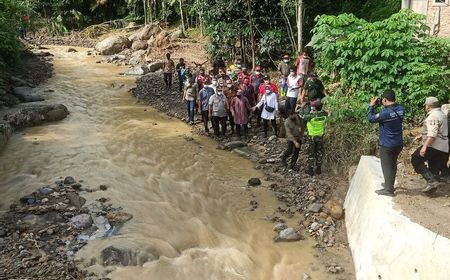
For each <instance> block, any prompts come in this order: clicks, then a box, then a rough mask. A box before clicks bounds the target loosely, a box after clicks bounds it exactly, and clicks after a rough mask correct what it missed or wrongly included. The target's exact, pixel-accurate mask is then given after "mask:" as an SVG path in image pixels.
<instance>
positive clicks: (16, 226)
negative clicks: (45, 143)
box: [0, 176, 132, 279]
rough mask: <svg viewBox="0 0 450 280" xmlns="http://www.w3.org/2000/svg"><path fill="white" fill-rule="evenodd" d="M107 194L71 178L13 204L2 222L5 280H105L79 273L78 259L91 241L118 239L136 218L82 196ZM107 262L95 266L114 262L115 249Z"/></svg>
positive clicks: (0, 271) (105, 254)
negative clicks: (80, 252)
mask: <svg viewBox="0 0 450 280" xmlns="http://www.w3.org/2000/svg"><path fill="white" fill-rule="evenodd" d="M107 189H108V187H107V186H106V185H100V186H99V187H96V188H92V187H89V186H88V185H86V184H85V182H83V181H82V180H79V181H76V180H75V179H74V178H73V177H70V176H67V177H65V178H62V177H61V178H59V179H58V180H56V181H55V182H53V183H51V184H49V185H46V186H42V187H41V188H39V189H38V190H36V191H35V192H33V193H31V194H28V195H26V196H23V197H21V198H20V199H19V201H18V202H17V203H16V204H12V205H11V206H10V209H9V211H7V212H6V213H5V214H4V215H2V217H0V251H1V252H2V254H1V256H0V268H1V269H0V279H19V278H20V279H91V278H92V279H102V278H100V277H97V276H96V275H94V274H92V273H90V274H88V273H87V272H86V271H83V270H80V268H79V267H78V266H77V263H76V262H75V261H74V257H75V254H76V252H77V251H78V250H80V249H81V248H82V247H83V246H85V245H86V244H87V242H88V241H89V240H92V239H95V238H107V237H108V236H111V235H113V234H115V233H116V232H117V231H118V230H119V229H120V227H121V226H122V225H123V223H125V222H126V221H128V220H130V219H131V218H132V216H131V215H130V214H128V213H126V212H123V211H122V209H121V208H120V207H115V206H113V205H112V204H111V203H108V199H107V198H104V197H102V198H99V199H97V200H94V201H87V200H86V198H85V197H84V196H83V194H87V193H90V192H96V191H107ZM110 251H111V252H110ZM102 258H103V259H102V260H95V259H93V260H91V262H94V263H95V262H97V261H98V262H103V263H105V262H106V263H109V262H113V261H115V257H114V248H108V250H105V252H103V253H102ZM118 261H119V262H120V261H121V259H120V258H119V259H118Z"/></svg>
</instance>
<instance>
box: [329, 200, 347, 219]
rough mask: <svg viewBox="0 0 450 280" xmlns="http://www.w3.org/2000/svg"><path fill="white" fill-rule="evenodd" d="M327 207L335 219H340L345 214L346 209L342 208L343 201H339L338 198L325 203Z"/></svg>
mask: <svg viewBox="0 0 450 280" xmlns="http://www.w3.org/2000/svg"><path fill="white" fill-rule="evenodd" d="M325 209H326V210H327V212H328V213H329V214H330V216H331V217H333V218H334V219H337V220H339V219H340V218H342V216H343V214H344V210H343V208H342V203H340V202H339V200H338V199H336V198H332V199H330V200H329V201H327V203H325Z"/></svg>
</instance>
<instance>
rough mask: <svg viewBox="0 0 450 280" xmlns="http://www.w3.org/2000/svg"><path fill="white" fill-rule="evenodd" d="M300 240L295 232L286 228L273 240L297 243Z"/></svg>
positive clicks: (299, 236)
mask: <svg viewBox="0 0 450 280" xmlns="http://www.w3.org/2000/svg"><path fill="white" fill-rule="evenodd" d="M301 239H302V237H301V235H300V234H299V233H298V231H297V230H295V229H293V228H287V229H283V230H282V231H280V234H279V235H278V236H277V237H276V238H275V241H276V242H281V241H299V240H301Z"/></svg>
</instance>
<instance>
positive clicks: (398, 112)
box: [367, 90, 405, 196]
mask: <svg viewBox="0 0 450 280" xmlns="http://www.w3.org/2000/svg"><path fill="white" fill-rule="evenodd" d="M380 102H381V105H383V107H384V108H383V109H382V110H381V111H380V112H379V113H376V112H375V107H376V105H378V104H379V103H380ZM404 114H405V109H404V108H403V106H402V105H399V104H397V103H395V93H394V91H392V90H386V91H384V93H383V96H382V98H381V100H380V99H378V98H376V97H374V98H372V100H371V101H370V104H369V108H368V111H367V118H368V120H369V122H370V123H379V125H380V136H379V137H380V140H379V145H380V161H381V170H382V171H383V177H384V183H383V184H382V187H383V189H381V190H376V191H375V192H376V193H377V194H379V195H386V196H394V183H395V177H396V176H397V159H398V156H399V155H400V152H401V151H402V149H403V127H402V122H403V117H404Z"/></svg>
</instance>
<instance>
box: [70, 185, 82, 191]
mask: <svg viewBox="0 0 450 280" xmlns="http://www.w3.org/2000/svg"><path fill="white" fill-rule="evenodd" d="M71 187H72V189H74V190H76V191H77V190H79V189H81V187H82V185H81V184H80V183H75V184H73V185H72V186H71Z"/></svg>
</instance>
